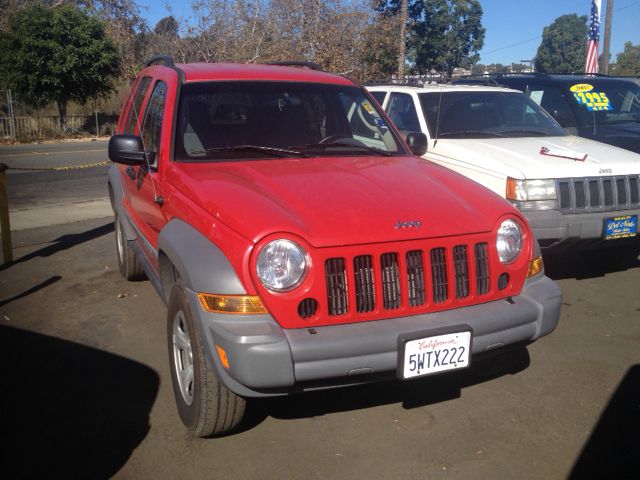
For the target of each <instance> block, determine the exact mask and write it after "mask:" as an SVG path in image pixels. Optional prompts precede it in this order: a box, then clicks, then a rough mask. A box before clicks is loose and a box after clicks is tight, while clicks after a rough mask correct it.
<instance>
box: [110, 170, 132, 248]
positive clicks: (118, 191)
mask: <svg viewBox="0 0 640 480" xmlns="http://www.w3.org/2000/svg"><path fill="white" fill-rule="evenodd" d="M107 184H108V187H109V200H111V208H112V209H113V213H114V214H115V215H117V216H118V217H119V218H120V219H121V225H122V229H123V231H124V236H125V237H126V238H127V240H135V239H136V238H137V234H136V231H135V229H134V228H133V227H132V226H131V222H130V220H129V215H128V214H127V212H126V211H125V209H124V206H123V205H122V200H123V199H124V187H123V186H122V176H121V175H120V170H119V169H118V166H117V165H116V164H115V163H112V164H111V166H110V167H109V170H108V171H107Z"/></svg>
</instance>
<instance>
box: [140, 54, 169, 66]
mask: <svg viewBox="0 0 640 480" xmlns="http://www.w3.org/2000/svg"><path fill="white" fill-rule="evenodd" d="M155 64H159V65H164V66H166V67H173V66H174V63H173V58H171V57H170V56H169V55H156V56H155V57H152V58H150V59H149V60H147V62H146V63H145V64H144V66H145V67H149V66H151V65H155Z"/></svg>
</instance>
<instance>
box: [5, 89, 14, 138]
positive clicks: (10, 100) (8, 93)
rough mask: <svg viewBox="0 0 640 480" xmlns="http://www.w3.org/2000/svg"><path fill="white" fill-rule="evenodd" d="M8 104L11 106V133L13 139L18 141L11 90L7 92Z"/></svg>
mask: <svg viewBox="0 0 640 480" xmlns="http://www.w3.org/2000/svg"><path fill="white" fill-rule="evenodd" d="M7 103H8V104H9V131H10V132H11V138H12V139H13V140H15V139H16V117H15V113H14V112H13V98H11V90H7Z"/></svg>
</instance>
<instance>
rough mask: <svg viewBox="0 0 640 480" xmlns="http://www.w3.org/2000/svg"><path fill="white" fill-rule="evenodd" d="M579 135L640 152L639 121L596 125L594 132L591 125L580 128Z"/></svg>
mask: <svg viewBox="0 0 640 480" xmlns="http://www.w3.org/2000/svg"><path fill="white" fill-rule="evenodd" d="M580 135H582V136H584V137H587V138H590V139H592V140H597V141H598V142H604V143H608V144H610V145H615V146H616V147H620V148H624V149H626V150H631V151H632V152H636V153H640V123H638V122H624V123H616V124H612V125H598V127H597V129H596V133H595V134H594V133H593V127H589V128H582V129H580Z"/></svg>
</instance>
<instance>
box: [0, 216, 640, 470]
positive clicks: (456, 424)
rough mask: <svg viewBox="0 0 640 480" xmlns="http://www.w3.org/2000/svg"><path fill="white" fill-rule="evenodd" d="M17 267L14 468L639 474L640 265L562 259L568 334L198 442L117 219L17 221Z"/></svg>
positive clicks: (4, 305)
mask: <svg viewBox="0 0 640 480" xmlns="http://www.w3.org/2000/svg"><path fill="white" fill-rule="evenodd" d="M14 246H15V247H16V250H15V254H14V256H15V260H16V261H15V263H14V264H13V265H11V266H9V267H2V266H0V351H1V352H2V353H3V356H2V358H3V361H2V364H1V369H2V371H1V373H0V419H1V424H0V431H1V432H2V438H3V443H4V445H5V446H4V447H3V448H2V449H1V450H0V452H1V453H0V459H1V464H2V466H3V474H2V476H3V477H4V478H11V479H13V478H42V477H51V478H57V477H66V478H111V477H114V478H122V479H147V478H154V479H165V478H166V479H173V478H181V479H189V478H198V479H200V478H205V479H218V478H220V479H223V478H224V479H304V480H310V479H315V478H318V479H320V478H322V479H326V478H332V479H355V478H358V479H359V478H366V479H445V478H447V479H467V478H474V479H475V478H504V479H514V478H517V479H520V480H525V479H556V478H567V477H570V476H573V478H616V479H620V478H637V472H638V471H640V433H639V432H640V262H638V261H637V260H635V261H633V262H629V264H628V265H625V266H624V267H622V268H612V267H610V266H608V265H607V264H606V262H601V261H596V260H598V259H597V258H594V257H589V258H590V259H586V260H585V258H583V257H580V258H574V259H571V258H565V259H563V263H562V264H561V263H560V260H558V261H557V262H558V263H557V264H554V265H553V266H552V265H550V264H549V263H547V266H548V269H549V272H550V273H551V275H552V276H553V277H554V278H556V279H558V281H559V283H560V285H561V287H562V291H563V295H564V303H563V309H562V317H561V320H560V325H559V327H558V329H557V330H556V331H555V332H553V333H552V334H551V335H549V336H547V337H545V338H543V339H541V340H539V341H538V342H536V343H534V344H532V345H530V346H529V347H528V348H527V349H526V350H518V351H515V352H512V353H510V354H509V355H502V356H499V357H496V358H494V359H492V360H490V361H486V362H478V363H476V364H474V366H473V367H472V368H471V369H470V370H468V371H465V372H459V373H456V374H451V375H444V376H439V377H433V378H430V379H425V380H419V381H417V382H408V383H402V384H401V383H384V384H376V385H370V386H364V387H357V388H347V389H339V390H332V391H322V392H316V393H312V394H305V395H299V396H293V397H289V398H279V399H270V400H264V401H259V402H254V403H252V404H250V418H249V420H248V422H247V423H246V425H245V426H244V428H243V429H242V431H241V432H239V433H236V434H234V435H230V436H227V437H223V438H216V439H209V440H201V439H194V438H191V437H190V436H189V435H188V434H187V433H186V431H185V429H184V428H183V426H182V424H181V423H180V420H179V418H178V415H177V412H176V409H175V405H174V399H173V392H172V389H171V381H170V377H169V371H168V358H167V348H166V327H165V316H166V308H165V307H164V305H163V304H162V302H161V301H160V299H159V297H158V295H157V294H156V293H155V291H154V290H153V288H152V287H151V285H150V284H149V283H148V282H139V283H127V282H125V281H124V280H123V279H122V278H121V277H120V275H119V273H118V270H117V264H116V259H115V245H114V238H113V224H112V221H111V219H108V218H107V219H102V220H91V221H84V222H77V223H72V224H66V225H58V226H55V227H47V228H37V229H32V230H24V231H21V232H16V233H15V236H14Z"/></svg>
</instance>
